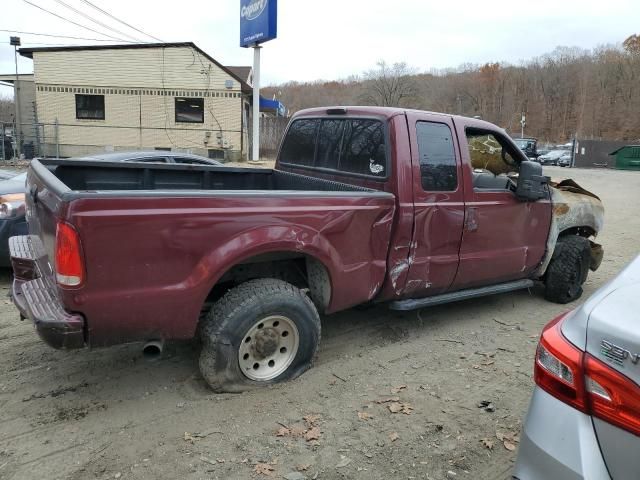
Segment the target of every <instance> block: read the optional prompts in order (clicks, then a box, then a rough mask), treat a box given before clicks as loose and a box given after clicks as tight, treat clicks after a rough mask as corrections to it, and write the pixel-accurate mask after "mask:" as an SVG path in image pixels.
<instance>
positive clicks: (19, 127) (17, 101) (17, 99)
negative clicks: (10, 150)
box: [9, 37, 22, 158]
mask: <svg viewBox="0 0 640 480" xmlns="http://www.w3.org/2000/svg"><path fill="white" fill-rule="evenodd" d="M9 44H10V45H13V58H14V61H15V64H16V81H15V83H14V84H13V93H14V95H15V104H16V128H15V130H16V131H15V132H13V135H14V136H15V138H16V151H15V156H16V158H20V150H21V149H22V148H21V143H20V142H21V134H22V124H21V119H20V87H19V86H18V47H19V46H20V37H9Z"/></svg>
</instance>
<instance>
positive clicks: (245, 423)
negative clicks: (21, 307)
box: [0, 167, 640, 480]
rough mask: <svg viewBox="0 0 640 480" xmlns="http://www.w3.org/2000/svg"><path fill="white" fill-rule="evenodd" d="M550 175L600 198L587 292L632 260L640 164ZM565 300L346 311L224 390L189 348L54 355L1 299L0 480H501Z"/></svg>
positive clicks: (523, 295) (519, 296) (523, 298)
mask: <svg viewBox="0 0 640 480" xmlns="http://www.w3.org/2000/svg"><path fill="white" fill-rule="evenodd" d="M547 171H548V173H549V174H550V175H552V176H554V177H556V176H557V177H558V178H563V177H565V176H566V175H568V174H571V176H572V178H574V179H575V180H577V181H578V182H579V183H580V184H582V185H583V186H584V187H585V188H587V189H590V190H592V191H594V192H595V193H597V194H598V195H600V196H601V197H602V199H603V201H604V204H605V208H606V216H605V218H606V226H605V230H604V231H603V232H602V234H601V236H600V239H599V241H600V242H601V243H602V244H603V245H604V247H605V259H604V261H603V264H602V266H601V268H600V269H599V270H598V271H597V272H595V273H592V274H590V276H589V279H588V280H587V283H586V286H585V294H586V295H589V294H591V293H592V292H593V291H594V290H595V289H597V288H598V287H599V286H601V285H602V284H603V283H604V282H605V281H606V280H607V279H609V278H611V277H612V276H613V275H614V274H615V273H616V272H618V271H619V270H620V269H621V268H622V267H623V266H624V265H625V264H626V263H627V262H628V261H630V260H631V259H632V258H633V256H635V255H636V254H637V253H638V241H637V238H638V234H639V233H640V216H638V215H637V212H636V206H637V205H638V204H640V173H636V172H622V171H604V170H566V169H560V168H557V167H556V168H554V167H550V168H547ZM0 288H1V289H2V290H3V291H4V292H8V289H9V272H4V273H2V274H1V275H0ZM566 309H567V306H562V305H555V304H552V303H548V302H546V301H545V300H544V299H543V298H542V296H541V292H540V290H539V289H538V288H536V289H532V290H531V291H521V292H515V293H509V294H504V295H497V296H492V297H487V298H482V299H475V300H469V301H465V302H461V303H457V304H450V305H444V306H439V307H434V308H430V309H424V310H422V311H420V312H406V313H400V312H392V311H389V310H388V309H386V308H385V307H384V306H378V307H374V308H369V309H354V310H349V311H347V312H342V313H340V314H336V315H332V316H330V317H326V318H323V333H322V337H323V338H322V345H321V348H320V354H319V357H318V361H317V363H316V365H315V367H314V368H313V369H312V370H310V371H309V372H307V373H306V374H305V375H303V376H302V377H301V378H299V379H297V380H296V381H294V382H292V383H289V384H285V385H281V386H277V387H274V388H269V389H264V390H259V391H254V392H250V393H246V394H241V395H215V394H212V393H211V392H210V391H209V390H208V389H207V387H206V385H205V384H204V382H203V380H202V379H201V377H200V375H199V374H198V370H197V354H196V349H195V347H194V345H192V344H190V343H179V344H170V345H168V346H167V348H166V349H165V354H164V356H163V357H162V358H161V359H160V360H158V361H156V362H152V363H149V362H146V361H143V359H142V355H141V346H140V345H126V346H120V347H114V348H109V349H102V350H94V351H88V350H80V351H74V352H60V351H55V350H52V349H50V348H48V347H47V346H46V345H44V344H43V343H42V342H40V341H39V339H38V338H37V336H36V334H35V333H34V331H33V328H32V326H31V325H30V324H29V323H28V322H20V321H19V320H18V314H17V312H16V310H15V309H14V308H13V306H12V305H11V303H10V302H9V300H0V364H2V365H3V366H4V367H3V368H2V370H1V371H0V478H7V479H9V478H11V479H32V478H47V479H54V478H69V479H85V478H89V479H92V478H98V479H113V478H121V479H158V478H185V479H217V478H219V479H233V478H240V479H244V478H264V479H268V478H287V479H289V480H293V479H302V478H308V479H313V478H320V479H334V478H335V479H338V478H340V479H342V478H354V479H358V478H361V479H389V478H394V479H395V478H398V479H412V478H416V479H433V480H437V479H445V478H460V479H474V480H475V479H500V480H504V479H507V478H509V475H510V472H511V470H512V468H513V462H514V460H515V456H516V452H517V440H518V437H517V435H518V432H519V430H520V427H521V422H522V419H523V416H524V414H525V412H526V408H527V403H528V399H529V396H530V393H531V389H532V386H533V383H532V379H531V376H532V375H531V374H532V359H533V354H534V350H535V346H536V342H537V336H538V333H539V332H540V330H541V327H542V326H543V325H544V324H545V323H546V322H547V321H549V320H550V319H551V318H552V317H554V316H555V315H557V314H559V313H560V312H562V311H564V310H566ZM393 397H397V398H393ZM482 401H487V402H491V403H492V405H493V406H494V408H495V411H493V412H488V411H485V410H484V409H481V408H478V404H479V402H482ZM391 410H393V411H395V412H396V413H392V411H391ZM489 447H491V448H489Z"/></svg>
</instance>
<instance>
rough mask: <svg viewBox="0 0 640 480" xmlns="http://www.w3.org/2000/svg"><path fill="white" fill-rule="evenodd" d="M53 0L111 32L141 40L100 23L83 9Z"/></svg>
mask: <svg viewBox="0 0 640 480" xmlns="http://www.w3.org/2000/svg"><path fill="white" fill-rule="evenodd" d="M55 1H56V3H59V4H60V5H62V6H63V7H66V8H68V9H69V10H71V11H72V12H75V13H77V14H78V15H81V16H83V17H84V18H86V19H87V20H89V21H91V22H93V23H95V24H97V25H100V26H101V27H104V28H106V29H107V30H111V31H112V32H116V33H118V34H120V35H123V36H125V37H127V38H130V39H131V40H134V41H136V42H141V41H142V40H140V39H138V38H135V37H132V36H131V35H128V34H126V33H124V32H121V31H120V30H117V29H115V28H113V27H111V26H109V25H107V24H106V23H102V22H101V21H99V20H96V19H95V18H92V17H90V16H89V15H87V14H86V13H84V12H83V11H81V10H78V9H77V8H75V7H72V6H71V5H69V4H68V3H65V2H63V1H62V0H55Z"/></svg>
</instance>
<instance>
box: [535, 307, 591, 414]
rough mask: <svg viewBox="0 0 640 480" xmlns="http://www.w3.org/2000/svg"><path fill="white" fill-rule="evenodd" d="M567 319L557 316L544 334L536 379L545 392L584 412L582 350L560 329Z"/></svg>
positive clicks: (537, 359) (537, 354)
mask: <svg viewBox="0 0 640 480" xmlns="http://www.w3.org/2000/svg"><path fill="white" fill-rule="evenodd" d="M565 316H566V314H563V315H560V316H559V317H556V318H555V319H553V320H552V321H551V322H549V323H548V324H547V326H546V327H544V330H543V331H542V336H541V337H540V343H539V344H538V350H537V351H536V363H535V369H534V379H535V381H536V383H537V384H538V386H540V388H542V389H543V390H546V391H547V392H548V393H550V394H551V395H553V396H554V397H556V398H558V399H560V400H562V401H563V402H565V403H568V404H569V405H571V406H572V407H574V408H577V409H578V410H580V411H582V412H585V411H586V405H585V398H584V380H583V378H584V376H583V375H582V351H581V350H580V349H578V348H576V347H575V346H574V345H573V344H572V343H570V342H569V341H568V340H567V339H566V338H564V336H563V335H562V331H561V330H560V326H561V325H562V320H563V319H564V317H565Z"/></svg>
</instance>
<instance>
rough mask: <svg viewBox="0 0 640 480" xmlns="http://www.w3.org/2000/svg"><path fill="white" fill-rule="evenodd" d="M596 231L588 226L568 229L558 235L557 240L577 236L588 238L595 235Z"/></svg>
mask: <svg viewBox="0 0 640 480" xmlns="http://www.w3.org/2000/svg"><path fill="white" fill-rule="evenodd" d="M596 233H597V232H596V231H595V229H594V228H593V227H591V226H589V225H582V226H573V227H568V228H565V229H564V230H562V231H561V232H559V233H558V238H560V237H566V236H567V235H578V236H580V237H584V238H589V237H592V236H595V235H596Z"/></svg>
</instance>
